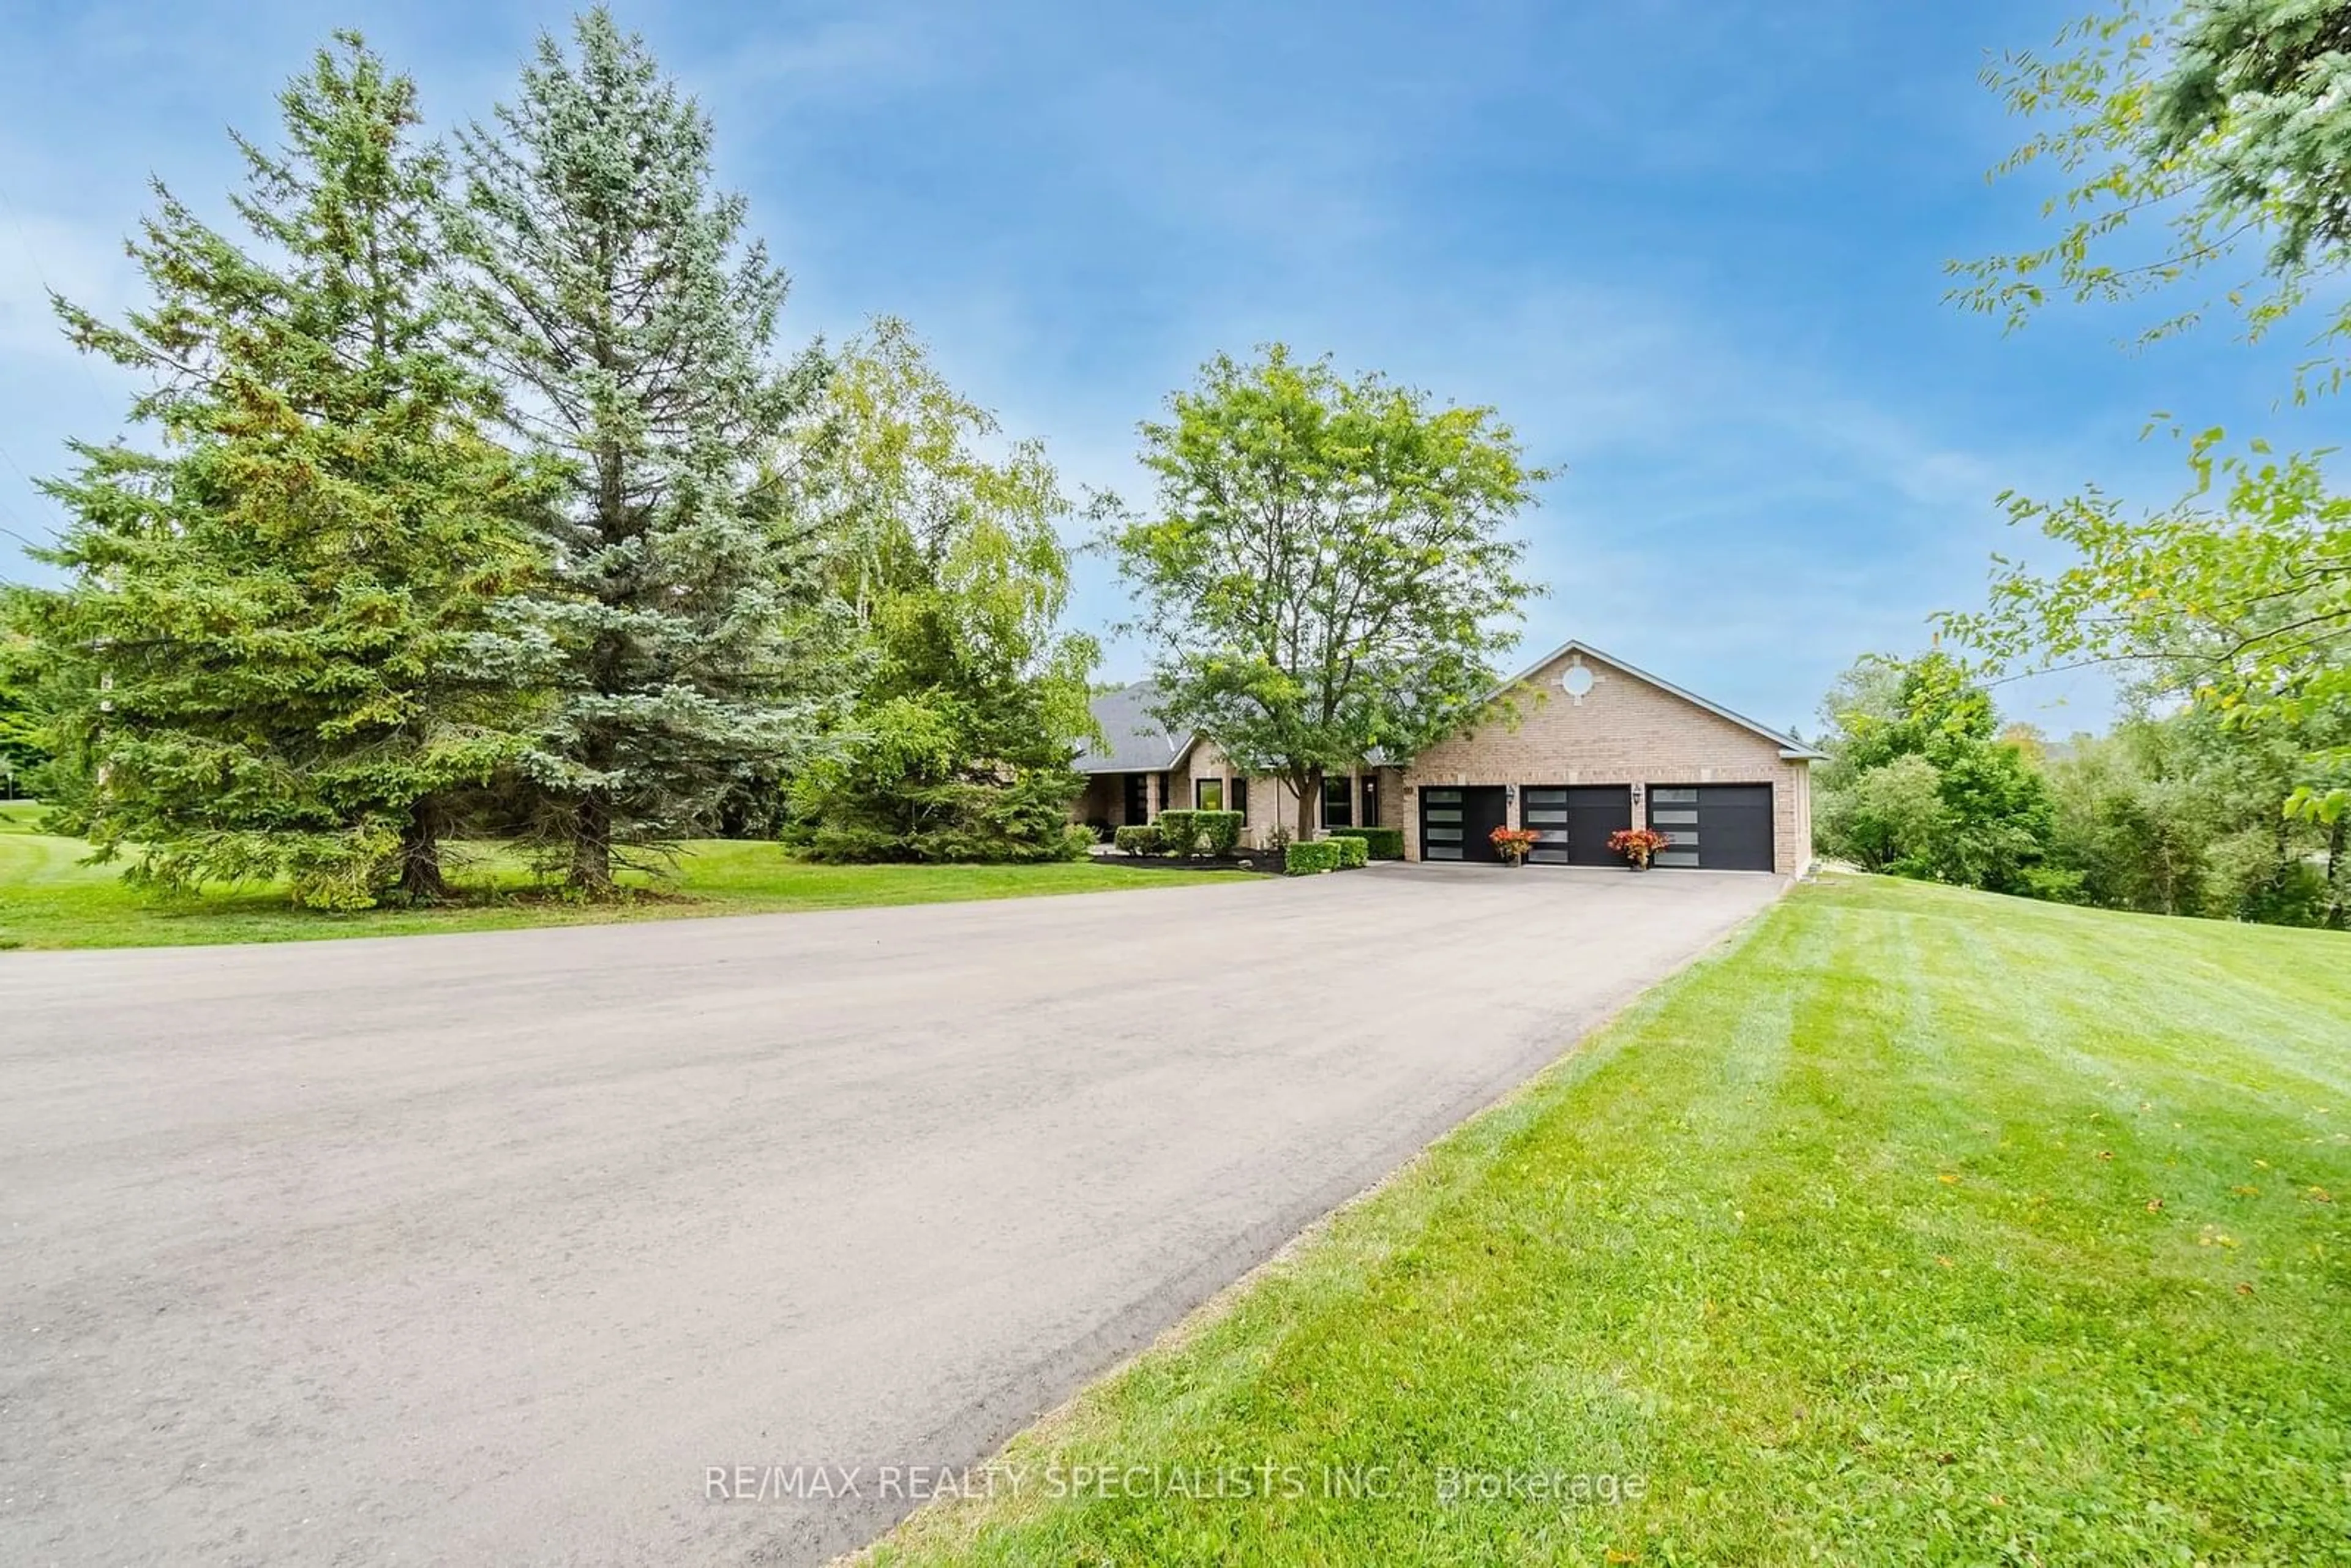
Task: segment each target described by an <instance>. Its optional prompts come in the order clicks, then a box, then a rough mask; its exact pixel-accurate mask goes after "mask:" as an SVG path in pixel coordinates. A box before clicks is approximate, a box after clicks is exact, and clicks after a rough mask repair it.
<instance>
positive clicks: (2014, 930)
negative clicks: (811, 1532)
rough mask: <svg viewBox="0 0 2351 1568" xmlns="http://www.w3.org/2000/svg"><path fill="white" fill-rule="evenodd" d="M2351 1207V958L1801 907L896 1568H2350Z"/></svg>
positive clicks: (1229, 1305) (1055, 1428)
mask: <svg viewBox="0 0 2351 1568" xmlns="http://www.w3.org/2000/svg"><path fill="white" fill-rule="evenodd" d="M1520 978H1521V980H1522V982H1523V983H1527V984H1540V983H1541V977H1520ZM2338 1197H2339V1198H2341V1199H2342V1200H2343V1201H2340V1202H2338V1201H2336V1199H2337V1198H2338ZM2346 1210H2351V938H2346V936H2341V935H2335V934H2328V933H2321V932H2306V931H2286V930H2276V929H2267V928H2258V927H2247V926H2230V925H2213V924H2207V923H2201V922H2194V921H2187V920H2164V919H2158V918H2155V917H2148V916H2139V915H2111V914H2100V913H2094V912H2088V911H2080V910H2072V909H2064V908H2059V907H2054V906H2051V905H2046V904H2030V903H2024V902H2021V901H2015V900H2010V899H2003V898H1997V897H1992V896H1989V895H1985V894H1971V893H1962V892H1957V891H1952V890H1949V889H1942V888H1936V887H1929V886H1922V885H1918V884H1915V883H1899V882H1893V881H1886V880H1880V879H1875V878H1846V879H1840V880H1834V881H1831V882H1828V883H1822V884H1818V885H1812V886H1806V887H1802V888H1800V889H1798V890H1797V891H1796V892H1795V893H1794V894H1792V896H1791V897H1790V898H1789V900H1788V901H1787V902H1786V903H1785V904H1782V905H1781V906H1780V907H1778V908H1777V909H1775V910H1774V911H1773V912H1772V913H1771V914H1770V915H1767V916H1766V917H1764V918H1763V920H1762V921H1761V922H1760V923H1759V925H1757V926H1756V927H1755V928H1754V929H1752V930H1751V931H1750V934H1749V935H1748V936H1746V938H1745V939H1744V941H1743V942H1742V943H1741V944H1740V946H1737V947H1736V948H1735V949H1733V950H1731V951H1729V952H1728V953H1726V954H1723V955H1721V956H1717V957H1714V958H1712V959H1710V960H1708V961H1707V962H1705V963H1703V964H1701V965H1699V966H1698V967H1696V968H1694V969H1692V970H1691V971H1689V972H1688V973H1687V974H1686V975H1684V976H1683V977H1681V978H1680V979H1678V980H1677V981H1675V982H1673V983H1671V984H1668V985H1667V986H1666V987H1664V988H1661V989H1660V990H1658V991H1656V992H1655V993H1653V994H1652V995H1651V996H1650V997H1649V998H1646V999H1645V1000H1644V1001H1643V1002H1642V1003H1641V1004H1639V1005H1638V1006H1637V1007H1636V1008H1635V1009H1634V1010H1633V1011H1631V1012H1630V1013H1628V1014H1627V1015H1626V1016H1625V1017H1624V1018H1623V1019H1620V1020H1619V1021H1618V1022H1617V1023H1616V1024H1615V1025H1614V1026H1613V1027H1612V1028H1610V1029H1609V1030H1606V1031H1605V1032H1604V1034H1603V1035H1601V1036H1600V1037H1599V1038H1598V1039H1596V1040H1593V1041H1592V1042H1591V1043H1589V1044H1588V1045H1587V1046H1586V1047H1585V1048H1584V1049H1583V1050H1582V1051H1578V1052H1577V1053H1576V1054H1575V1055H1574V1056H1573V1057H1572V1058H1570V1059H1569V1060H1568V1061H1565V1062H1563V1063H1562V1064H1561V1065H1559V1066H1558V1067H1556V1068H1555V1069H1553V1070H1552V1071H1551V1072H1550V1073H1549V1074H1547V1075H1546V1076H1545V1077H1543V1078H1542V1079H1541V1080H1540V1081H1538V1082H1537V1083H1536V1084H1534V1085H1533V1086H1532V1087H1531V1089H1530V1090H1529V1091H1528V1092H1525V1093H1523V1094H1521V1095H1520V1096H1519V1097H1517V1098H1515V1099H1514V1100H1513V1101H1511V1102H1510V1103H1508V1104H1506V1105H1505V1106H1503V1107H1501V1108H1499V1109H1498V1110H1496V1111H1494V1112H1492V1113H1489V1114H1487V1115H1486V1116H1484V1117H1482V1118H1480V1119H1479V1120H1478V1121H1476V1122H1473V1123H1472V1124H1469V1125H1468V1126H1467V1127H1465V1128H1463V1129H1461V1130H1460V1131H1459V1132H1458V1133H1456V1134H1454V1135H1453V1136H1451V1137H1450V1138H1448V1139H1447V1140H1446V1141H1445V1142H1444V1143H1442V1144H1440V1145H1438V1146H1437V1148H1436V1149H1435V1150H1433V1151H1432V1152H1431V1153H1430V1155H1428V1156H1427V1157H1426V1158H1425V1159H1424V1160H1422V1161H1421V1162H1420V1163H1418V1164H1417V1165H1416V1166H1413V1167H1412V1168H1410V1169H1409V1170H1408V1171H1406V1172H1405V1174H1404V1175H1402V1176H1399V1177H1398V1178H1397V1179H1396V1180H1395V1182H1393V1183H1392V1184H1390V1185H1389V1186H1387V1187H1386V1188H1385V1189H1384V1190H1383V1191H1381V1192H1380V1193H1379V1194H1377V1195H1375V1196H1374V1197H1372V1198H1370V1199H1368V1200H1367V1201H1365V1202H1364V1203H1362V1204H1359V1205H1357V1206H1356V1207H1353V1208H1351V1209H1349V1210H1347V1211H1345V1212H1343V1213H1342V1214H1341V1215H1340V1216H1338V1217H1337V1218H1335V1219H1334V1220H1333V1221H1332V1223H1331V1224H1330V1225H1329V1226H1328V1227H1327V1228H1325V1229H1324V1230H1323V1231H1322V1232H1321V1233H1320V1234H1318V1235H1316V1236H1315V1237H1313V1238H1311V1239H1309V1240H1307V1241H1306V1242H1304V1243H1303V1244H1301V1246H1300V1247H1299V1248H1298V1249H1295V1250H1293V1251H1292V1252H1291V1253H1290V1254H1289V1255H1287V1256H1286V1257H1285V1258H1284V1259H1283V1260H1280V1261H1278V1262H1277V1263H1276V1264H1275V1265H1273V1266H1271V1267H1270V1268H1269V1269H1268V1270H1265V1271H1263V1273H1261V1275H1260V1276H1259V1278H1258V1279H1256V1280H1255V1281H1252V1282H1251V1283H1249V1285H1248V1286H1247V1287H1246V1288H1244V1289H1242V1290H1241V1291H1238V1292H1236V1293H1235V1294H1234V1295H1233V1296H1232V1297H1231V1298H1230V1299H1229V1300H1228V1301H1226V1302H1225V1303H1223V1304H1221V1306H1219V1307H1218V1308H1217V1309H1216V1310H1213V1311H1211V1312H1207V1313H1204V1314H1203V1315H1202V1318H1201V1320H1200V1321H1198V1322H1195V1323H1193V1324H1191V1325H1187V1328H1186V1330H1185V1331H1183V1332H1182V1333H1179V1334H1177V1335H1175V1336H1171V1338H1170V1339H1169V1341H1168V1342H1167V1343H1164V1344H1163V1345H1162V1346H1160V1347H1159V1348H1157V1349H1155V1351H1153V1352H1152V1353H1150V1354H1147V1355H1145V1356H1144V1358H1142V1359H1141V1360H1140V1361H1139V1362H1137V1363H1136V1364H1134V1365H1132V1366H1131V1367H1129V1368H1128V1369H1126V1370H1125V1371H1124V1372H1123V1373H1121V1374H1119V1375H1116V1376H1114V1377H1113V1378H1111V1379H1110V1380H1108V1381H1106V1382H1104V1383H1102V1384H1101V1385H1097V1386H1096V1387H1094V1388H1093V1389H1092V1390H1090V1391H1089V1392H1087V1393H1086V1394H1085V1395H1083V1396H1081V1397H1080V1399H1079V1400H1078V1401H1077V1402H1076V1403H1075V1404H1074V1405H1073V1406H1071V1407H1069V1408H1068V1409H1065V1410H1063V1411H1061V1412H1059V1413H1057V1414H1055V1415H1054V1416H1049V1417H1048V1418H1047V1420H1046V1421H1045V1422H1044V1423H1043V1424H1042V1425H1041V1426H1040V1427H1038V1428H1037V1429H1035V1430H1033V1431H1031V1432H1030V1433H1029V1434H1027V1435H1025V1436H1024V1437H1021V1438H1020V1439H1019V1440H1017V1441H1016V1442H1015V1444H1014V1445H1013V1446H1012V1448H1010V1450H1008V1454H1007V1455H1006V1456H1005V1463H1006V1465H1007V1466H1008V1467H1025V1472H1021V1471H1016V1470H1015V1469H1010V1468H1008V1469H1004V1470H1000V1471H998V1472H996V1473H995V1475H994V1476H993V1477H992V1478H990V1484H991V1485H992V1486H993V1487H994V1496H993V1498H992V1499H991V1500H988V1501H987V1502H985V1503H975V1502H971V1501H965V1502H963V1503H960V1504H951V1505H942V1506H940V1507H937V1508H935V1509H934V1510H932V1511H927V1512H925V1513H922V1514H918V1515H916V1516H915V1518H914V1520H912V1521H909V1523H908V1525H907V1526H906V1527H904V1528H903V1529H902V1530H901V1531H899V1532H898V1533H897V1534H896V1535H895V1536H893V1538H892V1539H891V1540H889V1541H887V1542H884V1543H883V1545H882V1546H881V1547H880V1548H878V1549H877V1551H876V1553H875V1555H876V1556H877V1558H878V1559H879V1560H880V1561H883V1562H886V1563H931V1562H979V1563H1040V1564H1042V1563H1136V1564H1143V1563H1208V1562H1226V1563H1364V1564H1374V1563H1461V1564H1483V1563H1554V1562H1560V1563H1625V1562H1635V1563H1793V1562H1806V1563H1813V1562H1818V1563H1881V1562H1906V1563H1907V1562H1939V1563H2050V1564H2059V1563H2156V1562H2162V1563H2191V1562H2192V1563H2282V1564H2283V1563H2319V1562H2338V1563H2339V1562H2345V1561H2351V1224H2346ZM1081 1467H1089V1468H1093V1467H1110V1468H1113V1469H1117V1477H1116V1479H1114V1480H1109V1481H1105V1480H1102V1479H1099V1473H1098V1472H1097V1473H1094V1474H1088V1473H1087V1472H1086V1471H1084V1470H1081ZM1122 1467H1134V1468H1133V1469H1121V1468H1122ZM1260 1467H1267V1468H1260ZM1384 1467H1385V1468H1387V1469H1385V1472H1384V1473H1383V1468H1384ZM1447 1470H1451V1471H1455V1472H1458V1473H1459V1475H1458V1479H1457V1480H1456V1489H1457V1490H1465V1489H1466V1490H1473V1491H1474V1490H1476V1489H1478V1488H1483V1487H1499V1486H1502V1485H1505V1484H1507V1483H1508V1482H1509V1481H1510V1479H1512V1478H1513V1477H1515V1478H1517V1479H1518V1484H1519V1486H1520V1495H1517V1496H1514V1497H1513V1496H1502V1497H1498V1498H1493V1499H1490V1500H1484V1499H1479V1498H1477V1497H1475V1496H1474V1495H1473V1496H1470V1497H1468V1498H1467V1499H1466V1500H1465V1499H1457V1500H1455V1501H1452V1502H1450V1503H1447V1502H1445V1501H1442V1500H1439V1497H1438V1488H1439V1484H1440V1477H1441V1474H1442V1472H1444V1471H1447ZM1530 1476H1535V1477H1549V1478H1553V1479H1542V1480H1537V1481H1530V1480H1529V1479H1527V1478H1528V1477H1530ZM1487 1477H1491V1478H1494V1479H1491V1480H1490V1481H1489V1480H1487V1479H1483V1478H1487ZM1057 1478H1058V1479H1057ZM1350 1478H1352V1479H1353V1484H1354V1485H1355V1486H1357V1487H1358V1488H1360V1489H1362V1490H1367V1491H1370V1492H1373V1493H1375V1494H1384V1495H1379V1496H1377V1497H1376V1500H1347V1499H1337V1500H1334V1499H1332V1498H1330V1497H1327V1496H1325V1495H1324V1494H1325V1492H1326V1491H1330V1490H1341V1489H1343V1487H1344V1486H1345V1485H1347V1484H1348V1482H1349V1479H1350ZM1469 1478H1474V1479H1469ZM1577 1478H1593V1479H1582V1480H1579V1479H1577ZM1596 1478H1608V1479H1596ZM1081 1479H1083V1480H1084V1481H1086V1482H1087V1483H1088V1487H1089V1490H1091V1491H1092V1493H1093V1495H1091V1496H1087V1497H1075V1496H1071V1495H1068V1494H1070V1493H1071V1492H1073V1491H1075V1490H1077V1489H1078V1486H1079V1483H1080V1481H1081ZM1538 1485H1539V1486H1543V1487H1548V1488H1555V1489H1557V1490H1562V1491H1563V1492H1565V1493H1566V1494H1567V1497H1568V1499H1569V1500H1567V1501H1565V1502H1562V1501H1559V1500H1542V1499H1538V1498H1536V1497H1533V1496H1531V1495H1528V1494H1529V1492H1530V1491H1531V1490H1532V1488H1533V1487H1534V1486H1538ZM1268 1486H1270V1487H1271V1488H1272V1489H1273V1490H1277V1491H1281V1492H1287V1491H1289V1490H1291V1489H1292V1488H1293V1487H1294V1488H1297V1489H1299V1490H1302V1491H1303V1493H1304V1495H1303V1496H1300V1497H1288V1496H1284V1497H1280V1498H1278V1499H1274V1500H1267V1499H1265V1498H1263V1497H1262V1496H1252V1497H1242V1496H1236V1495H1232V1494H1235V1493H1238V1492H1243V1491H1250V1490H1255V1491H1258V1492H1262V1491H1263V1490H1265V1489H1266V1488H1267V1487H1268ZM1612 1488H1613V1489H1614V1491H1615V1493H1616V1496H1617V1497H1618V1499H1619V1500H1618V1501H1616V1502H1614V1503H1613V1504H1612V1503H1609V1502H1607V1501H1604V1500H1600V1499H1601V1498H1602V1497H1603V1496H1604V1494H1605V1493H1606V1492H1607V1491H1608V1490H1610V1489H1612ZM1186 1490H1188V1491H1191V1492H1194V1493H1199V1492H1207V1491H1214V1490H1222V1491H1223V1492H1224V1493H1225V1494H1227V1495H1224V1496H1222V1497H1220V1498H1217V1497H1211V1498H1206V1499H1203V1498H1200V1497H1197V1496H1195V1497H1184V1496H1180V1495H1175V1494H1176V1493H1179V1492H1181V1491H1186ZM1635 1490H1637V1492H1638V1496H1637V1498H1635V1497H1633V1496H1632V1494H1633V1493H1634V1492H1635ZM1121 1492H1123V1493H1126V1494H1129V1495H1123V1496H1121V1495H1115V1494H1118V1493H1121ZM1104 1493H1109V1494H1112V1495H1103V1494H1104ZM1583 1497H1589V1498H1591V1499H1592V1500H1581V1499H1582V1498H1583Z"/></svg>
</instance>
